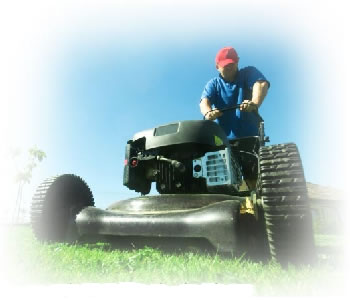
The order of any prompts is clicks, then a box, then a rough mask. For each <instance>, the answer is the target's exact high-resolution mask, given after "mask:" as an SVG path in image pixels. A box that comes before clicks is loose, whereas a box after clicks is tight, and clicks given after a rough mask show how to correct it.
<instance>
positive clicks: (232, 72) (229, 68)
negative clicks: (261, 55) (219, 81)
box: [217, 63, 238, 82]
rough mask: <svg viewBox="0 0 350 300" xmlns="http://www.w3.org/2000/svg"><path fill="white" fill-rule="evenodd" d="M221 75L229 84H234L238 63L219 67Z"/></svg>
mask: <svg viewBox="0 0 350 300" xmlns="http://www.w3.org/2000/svg"><path fill="white" fill-rule="evenodd" d="M217 69H218V71H219V73H220V74H221V76H222V78H224V79H225V80H226V81H228V82H233V81H234V80H235V76H236V73H237V70H238V63H232V64H228V65H226V66H225V67H220V66H217Z"/></svg>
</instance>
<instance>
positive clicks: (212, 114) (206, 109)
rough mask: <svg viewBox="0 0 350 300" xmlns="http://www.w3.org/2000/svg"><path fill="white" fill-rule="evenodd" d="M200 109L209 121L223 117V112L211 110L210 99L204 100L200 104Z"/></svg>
mask: <svg viewBox="0 0 350 300" xmlns="http://www.w3.org/2000/svg"><path fill="white" fill-rule="evenodd" d="M199 108H200V110H201V113H202V115H203V116H205V118H206V119H207V120H215V119H216V118H218V117H220V116H222V112H221V111H220V110H218V109H215V110H213V111H211V110H212V108H211V103H210V101H209V99H208V98H203V99H202V100H201V102H200V103H199Z"/></svg>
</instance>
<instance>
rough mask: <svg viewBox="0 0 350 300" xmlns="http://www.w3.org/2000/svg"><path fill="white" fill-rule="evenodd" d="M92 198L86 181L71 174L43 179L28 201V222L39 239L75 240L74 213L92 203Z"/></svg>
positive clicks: (54, 240) (55, 240)
mask: <svg viewBox="0 0 350 300" xmlns="http://www.w3.org/2000/svg"><path fill="white" fill-rule="evenodd" d="M93 205H94V198H93V195H92V193H91V190H90V188H89V187H88V185H87V184H86V183H85V181H84V180H83V179H82V178H80V177H78V176H76V175H73V174H64V175H60V176H56V177H52V178H49V179H46V180H45V181H44V182H43V183H42V184H41V185H39V187H38V188H37V190H36V192H35V194H34V196H33V199H32V204H31V212H30V216H31V225H32V229H33V232H34V235H35V236H36V238H37V239H38V240H41V241H47V242H49V241H51V242H71V241H74V240H76V238H77V232H76V226H75V218H76V215H77V214H78V213H79V212H80V211H81V210H82V209H83V208H85V207H87V206H93Z"/></svg>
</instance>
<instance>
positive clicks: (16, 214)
mask: <svg viewBox="0 0 350 300" xmlns="http://www.w3.org/2000/svg"><path fill="white" fill-rule="evenodd" d="M28 154H29V155H28V159H27V161H26V162H25V163H24V166H23V167H20V168H19V167H18V166H17V174H16V176H15V182H16V183H17V184H18V189H17V197H16V204H15V208H14V211H13V215H12V222H13V223H18V222H19V220H20V214H21V211H22V205H23V199H22V191H23V186H24V185H25V184H26V183H27V184H29V183H30V181H31V179H32V173H33V169H34V168H35V167H36V166H37V165H38V163H39V162H41V161H42V160H43V159H44V158H45V157H46V154H45V152H44V151H42V150H40V149H38V148H37V147H36V146H34V147H32V148H30V149H29V150H28ZM19 155H20V150H18V149H16V150H13V151H12V158H13V159H14V160H16V158H17V157H18V156H19Z"/></svg>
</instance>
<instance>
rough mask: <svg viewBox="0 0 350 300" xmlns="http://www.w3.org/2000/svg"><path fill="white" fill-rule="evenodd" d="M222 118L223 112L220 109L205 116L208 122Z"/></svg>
mask: <svg viewBox="0 0 350 300" xmlns="http://www.w3.org/2000/svg"><path fill="white" fill-rule="evenodd" d="M221 116H222V112H221V111H220V110H218V109H214V110H211V111H209V112H207V113H206V114H205V119H206V120H215V119H217V118H218V117H221Z"/></svg>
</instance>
